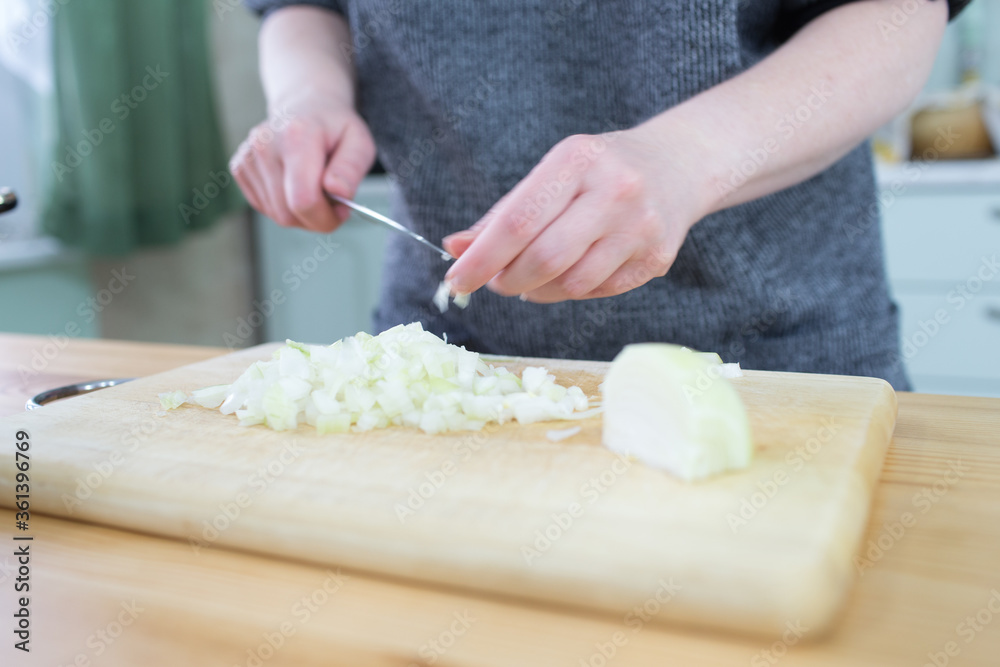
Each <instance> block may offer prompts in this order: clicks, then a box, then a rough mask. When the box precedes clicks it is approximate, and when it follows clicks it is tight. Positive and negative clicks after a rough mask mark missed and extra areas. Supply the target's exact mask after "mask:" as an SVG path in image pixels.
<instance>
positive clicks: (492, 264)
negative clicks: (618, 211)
mask: <svg viewBox="0 0 1000 667" xmlns="http://www.w3.org/2000/svg"><path fill="white" fill-rule="evenodd" d="M579 182H580V179H579V175H578V174H576V173H574V172H573V170H572V169H571V168H570V161H569V154H568V153H567V152H566V150H565V149H560V150H559V151H558V152H557V154H555V155H552V154H551V153H550V156H547V157H546V159H544V160H542V162H540V163H539V164H538V166H537V167H536V168H535V169H534V170H533V171H532V172H531V173H530V174H528V176H526V177H525V178H524V180H522V181H521V182H520V183H519V184H518V185H517V186H515V188H514V189H513V190H511V192H510V196H509V197H508V198H507V199H506V201H504V202H503V203H502V204H501V205H499V206H497V207H496V209H495V211H493V212H491V214H488V215H490V219H489V221H488V222H487V223H486V224H485V226H484V227H483V228H482V231H481V232H480V233H479V234H478V236H477V237H476V238H475V239H474V240H473V242H472V243H471V244H470V246H469V247H468V248H467V249H466V250H465V252H464V253H463V254H462V256H461V257H460V258H459V259H458V260H457V261H456V262H455V263H454V264H453V265H452V267H451V269H450V270H449V271H448V275H447V279H448V281H449V282H451V284H452V285H453V286H454V288H455V290H456V291H458V292H464V293H469V292H474V291H476V290H477V289H479V288H480V287H482V286H483V285H485V284H486V283H487V282H489V280H490V279H491V278H493V276H495V275H497V274H498V273H500V271H501V270H503V269H504V268H505V267H506V266H508V265H509V264H510V263H511V262H512V261H514V259H515V258H516V257H517V256H518V255H520V254H521V252H523V251H524V249H525V248H526V247H528V245H529V244H530V243H531V242H532V241H534V240H535V239H536V238H537V237H538V235H539V234H541V232H542V230H544V229H545V228H546V227H548V225H549V224H550V223H551V222H552V221H553V220H555V219H556V218H558V217H559V216H560V215H561V214H562V213H563V211H565V210H566V208H567V207H568V206H569V204H570V202H572V201H573V199H574V198H575V197H576V195H577V193H578V189H579Z"/></svg>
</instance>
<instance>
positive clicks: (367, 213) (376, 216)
mask: <svg viewBox="0 0 1000 667" xmlns="http://www.w3.org/2000/svg"><path fill="white" fill-rule="evenodd" d="M326 196H327V197H328V198H330V199H331V200H332V201H335V202H337V203H340V204H343V205H344V206H346V207H348V208H350V209H352V210H354V211H357V212H358V213H360V214H361V215H362V216H363V217H365V218H367V219H368V220H371V221H372V222H378V223H381V224H383V225H385V226H386V227H389V228H390V229H394V230H396V231H397V232H401V233H403V234H406V235H407V236H409V237H410V238H411V239H413V240H414V241H417V242H419V243H423V244H424V245H425V246H427V247H428V248H430V249H431V250H433V251H434V252H436V253H437V254H439V255H441V259H443V260H444V261H446V262H450V261H451V260H453V259H455V258H454V257H452V256H451V255H450V254H449V253H448V251H447V250H445V249H444V248H439V247H437V246H436V245H434V244H433V243H431V242H430V241H428V240H427V239H425V238H424V237H423V236H421V235H420V234H417V233H416V232H414V231H411V230H409V229H407V228H406V227H404V226H403V225H401V224H399V223H398V222H396V221H395V220H393V219H391V218H387V217H385V216H384V215H382V214H381V213H378V212H376V211H373V210H371V209H370V208H368V207H367V206H362V205H361V204H359V203H357V202H355V201H351V200H350V199H347V198H345V197H341V196H339V195H332V194H330V193H329V192H328V193H326Z"/></svg>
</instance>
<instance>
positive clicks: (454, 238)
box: [441, 229, 478, 258]
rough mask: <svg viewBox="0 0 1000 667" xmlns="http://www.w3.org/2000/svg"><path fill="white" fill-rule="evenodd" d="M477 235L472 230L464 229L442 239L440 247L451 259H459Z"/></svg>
mask: <svg viewBox="0 0 1000 667" xmlns="http://www.w3.org/2000/svg"><path fill="white" fill-rule="evenodd" d="M477 235H478V234H477V233H476V232H475V231H473V230H472V229H466V230H464V231H461V232H457V233H455V234H451V235H449V236H446V237H444V239H443V240H442V241H441V245H442V247H443V248H444V249H445V250H447V251H448V254H449V255H451V256H452V257H456V258H457V257H461V256H462V254H463V253H464V252H465V251H466V250H468V249H469V246H470V245H472V242H473V241H475V240H476V236H477Z"/></svg>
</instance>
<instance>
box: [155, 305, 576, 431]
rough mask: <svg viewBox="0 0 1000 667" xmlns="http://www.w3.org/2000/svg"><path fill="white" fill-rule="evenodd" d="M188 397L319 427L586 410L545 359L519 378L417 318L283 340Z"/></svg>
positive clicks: (436, 427)
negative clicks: (316, 338) (327, 341)
mask: <svg viewBox="0 0 1000 667" xmlns="http://www.w3.org/2000/svg"><path fill="white" fill-rule="evenodd" d="M171 396H172V395H171ZM180 397H182V398H186V396H184V395H183V394H180ZM189 402H191V403H194V404H196V405H200V406H202V407H205V408H210V409H215V408H217V409H218V410H219V411H220V412H222V413H223V414H226V415H230V414H235V415H236V417H237V418H238V419H239V420H240V424H244V425H255V424H265V425H267V426H269V427H270V428H273V429H275V430H278V431H283V430H289V429H295V428H297V427H298V426H299V425H300V424H303V423H305V424H309V425H311V426H314V427H315V428H316V430H317V431H318V432H320V433H344V432H347V431H354V432H360V431H369V430H373V429H380V428H387V427H389V426H410V427H416V428H419V429H421V430H423V431H424V432H426V433H443V432H447V431H464V430H473V431H475V430H480V429H482V428H484V427H485V425H486V424H487V423H491V422H497V423H501V424H502V423H505V422H508V421H512V420H513V421H518V422H520V423H522V424H528V423H532V422H538V421H554V420H570V419H581V418H586V417H589V416H592V415H593V414H595V411H594V410H592V409H588V408H590V402H589V400H588V399H587V397H586V395H585V394H584V393H583V390H581V389H580V388H579V387H564V386H562V385H559V384H557V383H556V379H555V376H554V375H551V374H550V373H549V372H548V371H547V370H546V369H544V368H538V367H532V368H527V369H525V371H524V373H523V375H522V377H520V378H519V377H518V376H517V375H515V374H513V373H511V372H509V371H508V370H507V369H505V368H494V367H493V366H491V365H488V364H486V363H485V362H484V361H483V360H482V359H481V358H480V357H479V355H478V354H476V353H475V352H470V351H468V350H466V349H465V348H464V347H458V346H456V345H450V344H448V343H446V342H444V341H443V340H441V339H440V338H438V337H437V336H435V335H434V334H432V333H430V332H428V331H424V329H423V327H422V326H421V325H420V323H413V324H407V325H399V326H397V327H393V328H392V329H389V330H388V331H384V332H382V333H381V334H379V335H378V336H371V335H369V334H367V333H364V332H362V333H359V334H357V335H355V336H351V337H349V338H344V339H343V340H339V341H337V342H336V343H334V344H333V345H330V346H329V347H324V346H321V345H304V344H302V343H296V342H294V341H287V342H286V345H285V346H284V347H282V348H280V349H279V350H277V351H276V352H275V353H274V356H273V358H272V359H271V360H270V361H258V362H255V363H253V364H251V366H250V367H249V368H248V369H247V370H246V371H245V372H244V373H243V374H242V375H240V377H239V378H237V380H236V381H235V382H234V383H233V384H231V385H220V386H215V387H206V388H204V389H199V390H197V391H195V392H194V393H192V395H191V400H190V401H189ZM164 405H165V406H166V403H165V404H164Z"/></svg>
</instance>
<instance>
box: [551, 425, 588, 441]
mask: <svg viewBox="0 0 1000 667" xmlns="http://www.w3.org/2000/svg"><path fill="white" fill-rule="evenodd" d="M581 430H582V429H581V428H580V427H579V426H572V427H570V428H564V429H554V430H552V431H546V432H545V437H546V438H548V439H549V440H551V441H552V442H560V441H562V440H565V439H566V438H572V437H573V436H574V435H576V434H577V433H579V432H580V431H581Z"/></svg>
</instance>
